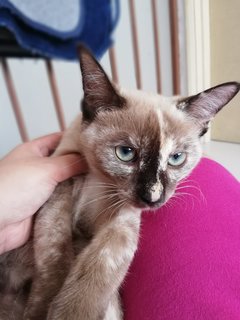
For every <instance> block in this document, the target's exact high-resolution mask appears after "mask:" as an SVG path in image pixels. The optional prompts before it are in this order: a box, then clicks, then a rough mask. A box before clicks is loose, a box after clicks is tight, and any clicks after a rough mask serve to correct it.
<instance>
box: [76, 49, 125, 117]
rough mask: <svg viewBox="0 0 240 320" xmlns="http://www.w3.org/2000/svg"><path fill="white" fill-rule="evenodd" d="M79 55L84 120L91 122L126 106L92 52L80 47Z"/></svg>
mask: <svg viewBox="0 0 240 320" xmlns="http://www.w3.org/2000/svg"><path fill="white" fill-rule="evenodd" d="M78 53H79V59H80V66H81V72H82V83H83V91H84V99H83V102H82V112H83V119H84V120H85V121H89V122H91V121H92V120H93V119H94V118H95V116H96V114H97V113H99V112H101V111H111V110H116V109H118V108H122V107H123V106H124V105H125V99H124V98H123V97H121V96H120V95H119V94H118V93H117V90H116V88H115V87H114V85H113V84H112V83H111V81H110V80H109V78H108V76H107V75H106V73H105V71H104V70H103V68H102V67H101V65H100V64H99V63H98V61H97V60H96V59H95V58H94V57H93V55H92V54H91V53H90V51H89V50H88V49H86V48H85V47H84V46H82V45H80V46H79V47H78Z"/></svg>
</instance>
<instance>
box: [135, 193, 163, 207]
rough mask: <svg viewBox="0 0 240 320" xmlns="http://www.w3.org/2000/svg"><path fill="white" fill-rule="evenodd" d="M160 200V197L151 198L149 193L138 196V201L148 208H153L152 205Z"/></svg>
mask: <svg viewBox="0 0 240 320" xmlns="http://www.w3.org/2000/svg"><path fill="white" fill-rule="evenodd" d="M160 198H161V195H159V198H158V199H156V198H152V195H151V193H147V194H142V195H140V199H141V200H142V201H143V202H144V203H146V204H147V205H149V206H153V205H154V204H156V203H158V202H159V201H160Z"/></svg>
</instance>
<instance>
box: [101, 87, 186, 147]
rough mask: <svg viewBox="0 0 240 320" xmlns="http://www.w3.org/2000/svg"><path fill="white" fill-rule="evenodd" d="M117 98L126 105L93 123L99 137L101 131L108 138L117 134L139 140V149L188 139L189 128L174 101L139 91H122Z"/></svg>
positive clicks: (103, 114) (107, 113)
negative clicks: (149, 145)
mask: <svg viewBox="0 0 240 320" xmlns="http://www.w3.org/2000/svg"><path fill="white" fill-rule="evenodd" d="M120 94H121V95H122V96H123V97H124V98H125V101H126V105H125V106H124V108H122V109H121V110H117V111H110V112H105V113H104V112H102V113H101V112H100V113H99V115H98V117H97V119H96V125H97V127H98V129H97V130H98V132H99V134H100V131H102V132H103V135H105V136H109V137H111V136H118V134H119V132H120V133H121V134H124V133H125V134H126V135H127V136H129V137H130V138H132V139H136V140H138V141H139V140H141V145H143V144H149V143H150V142H151V144H152V143H154V144H155V142H154V141H158V145H159V144H160V145H164V144H166V143H167V142H168V144H169V145H170V144H171V145H172V146H174V145H176V144H179V143H182V142H181V140H184V139H185V137H186V135H189V132H190V131H191V127H192V126H191V125H190V123H189V121H187V119H186V117H184V115H183V112H182V111H179V110H177V108H176V106H175V104H176V101H175V100H174V98H169V97H164V96H161V95H157V94H149V93H145V92H143V91H139V90H134V91H129V90H128V91H127V90H124V89H121V91H120ZM104 133H105V134H104ZM100 136H101V135H100ZM100 136H99V137H100ZM170 140H172V141H173V142H169V141H170Z"/></svg>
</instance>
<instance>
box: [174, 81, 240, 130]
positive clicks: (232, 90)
mask: <svg viewBox="0 0 240 320" xmlns="http://www.w3.org/2000/svg"><path fill="white" fill-rule="evenodd" d="M239 89H240V83H238V82H227V83H223V84H220V85H218V86H216V87H213V88H210V89H208V90H206V91H203V92H201V93H199V94H197V95H194V96H191V97H188V98H185V99H180V100H179V101H178V102H177V108H178V109H180V110H182V111H183V112H185V113H186V114H188V115H189V116H190V117H191V118H193V119H194V120H195V121H196V123H197V124H199V125H200V130H201V133H200V135H201V136H202V135H204V134H205V133H206V132H207V129H208V123H209V121H211V120H212V119H213V117H214V116H215V114H216V113H217V112H218V111H220V110H221V109H222V108H223V107H224V106H225V105H226V104H227V103H228V102H229V101H230V100H231V99H232V98H233V97H234V96H235V95H236V94H237V93H238V91H239Z"/></svg>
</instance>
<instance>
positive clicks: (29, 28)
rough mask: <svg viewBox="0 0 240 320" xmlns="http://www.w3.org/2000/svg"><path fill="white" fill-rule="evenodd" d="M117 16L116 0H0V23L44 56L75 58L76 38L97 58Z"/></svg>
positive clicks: (22, 42)
mask: <svg viewBox="0 0 240 320" xmlns="http://www.w3.org/2000/svg"><path fill="white" fill-rule="evenodd" d="M118 18H119V0H34V1H33V0H0V26H3V27H5V28H7V29H8V30H10V31H11V32H12V33H13V34H14V35H15V38H16V40H17V42H18V43H19V45H20V46H21V47H22V48H24V49H27V50H29V51H31V52H32V53H33V54H38V55H41V56H44V57H48V58H61V59H68V60H74V59H77V58H78V57H77V52H76V45H77V44H78V43H80V42H81V43H84V44H85V45H86V46H87V47H89V48H90V50H91V51H92V52H93V53H94V54H95V56H96V57H97V58H100V57H101V56H102V55H103V53H104V52H105V51H106V50H107V48H108V47H109V46H110V45H111V44H112V41H113V40H112V33H113V30H114V28H115V26H116V24H117V22H118Z"/></svg>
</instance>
